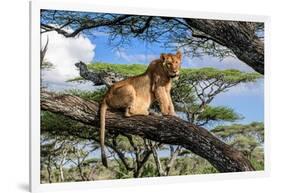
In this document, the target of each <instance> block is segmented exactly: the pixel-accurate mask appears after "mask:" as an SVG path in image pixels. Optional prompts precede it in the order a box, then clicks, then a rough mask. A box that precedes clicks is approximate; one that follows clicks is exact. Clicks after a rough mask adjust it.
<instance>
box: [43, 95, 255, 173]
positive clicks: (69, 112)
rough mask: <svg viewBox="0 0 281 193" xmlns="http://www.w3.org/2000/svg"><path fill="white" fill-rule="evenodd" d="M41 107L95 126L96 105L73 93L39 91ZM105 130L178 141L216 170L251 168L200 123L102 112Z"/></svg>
mask: <svg viewBox="0 0 281 193" xmlns="http://www.w3.org/2000/svg"><path fill="white" fill-rule="evenodd" d="M41 109H42V110H47V111H50V112H53V113H59V114H62V115H65V116H67V117H69V118H71V119H73V120H77V121H80V122H82V123H85V124H88V125H92V126H95V127H99V116H98V114H99V113H98V112H99V105H98V104H97V103H96V102H92V101H87V100H84V99H82V98H80V97H77V96H72V95H67V94H65V95H58V94H55V93H50V92H46V91H42V92H41ZM106 130H107V131H112V132H115V133H116V132H117V133H118V132H119V133H121V134H122V133H128V134H132V135H138V136H140V137H143V138H146V139H150V140H153V141H157V142H160V143H164V144H171V145H181V146H183V147H185V148H186V149H189V150H190V151H192V152H193V153H195V154H197V155H199V156H201V157H203V158H205V159H207V160H208V161H209V162H210V163H211V164H212V165H213V166H214V167H215V168H216V169H217V170H218V171H220V172H240V171H253V170H254V168H253V167H252V165H251V163H250V162H249V161H248V160H247V159H246V158H245V157H244V156H243V154H242V153H241V152H239V151H237V150H236V149H234V148H232V147H231V146H229V145H227V144H225V143H223V142H222V141H220V140H219V139H218V138H216V137H215V136H214V135H212V134H211V133H210V132H208V131H207V130H206V129H204V128H202V127H198V126H195V125H194V124H191V123H188V122H186V121H184V120H182V119H180V118H178V117H174V116H152V115H150V116H133V117H129V118H125V117H124V116H123V113H119V112H110V111H108V112H107V114H106Z"/></svg>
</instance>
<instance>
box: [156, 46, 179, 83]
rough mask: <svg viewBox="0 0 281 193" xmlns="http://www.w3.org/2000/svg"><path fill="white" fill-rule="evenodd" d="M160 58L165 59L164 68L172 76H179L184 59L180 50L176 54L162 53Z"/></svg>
mask: <svg viewBox="0 0 281 193" xmlns="http://www.w3.org/2000/svg"><path fill="white" fill-rule="evenodd" d="M160 59H161V60H162V61H163V67H164V70H165V72H166V73H167V75H168V76H169V77H170V78H176V77H178V76H179V74H180V67H181V61H182V54H181V52H180V51H177V53H176V54H161V56H160Z"/></svg>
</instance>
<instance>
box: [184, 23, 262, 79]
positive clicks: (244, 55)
mask: <svg viewBox="0 0 281 193" xmlns="http://www.w3.org/2000/svg"><path fill="white" fill-rule="evenodd" d="M185 21H186V23H187V24H188V25H189V26H191V27H192V28H195V29H197V30H199V31H201V32H203V33H204V34H205V38H207V39H211V40H213V41H215V42H217V43H218V44H220V45H222V46H225V47H227V48H229V49H230V50H231V51H232V52H233V53H234V54H235V55H236V56H237V58H239V59H240V60H241V61H243V62H245V63H246V64H248V65H249V66H251V67H252V68H253V69H254V70H255V71H257V72H259V73H261V74H264V43H263V41H262V40H261V39H260V38H259V37H258V36H257V35H256V34H255V24H254V23H251V22H237V21H219V20H207V19H187V18H186V19H185ZM193 35H195V36H196V34H193ZM203 36H204V35H203Z"/></svg>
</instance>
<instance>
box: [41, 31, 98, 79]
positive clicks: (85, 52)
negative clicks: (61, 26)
mask: <svg viewBox="0 0 281 193" xmlns="http://www.w3.org/2000/svg"><path fill="white" fill-rule="evenodd" d="M68 31H71V30H69V29H68ZM47 39H48V40H49V43H48V49H47V52H46V55H45V60H46V61H48V62H50V63H52V64H53V65H54V66H53V68H52V69H50V70H44V71H43V73H42V75H43V79H44V81H48V82H53V83H56V82H64V81H66V80H68V79H70V78H74V77H77V76H78V75H79V72H78V70H77V68H76V67H75V65H74V64H75V63H76V62H79V61H83V62H85V63H89V62H91V61H92V60H93V57H94V49H95V47H96V46H95V45H94V44H92V43H91V41H90V40H89V39H88V38H87V37H85V36H83V35H79V36H78V37H75V38H65V37H64V36H63V35H60V34H58V33H57V32H49V33H43V34H42V36H41V41H42V44H41V45H42V47H43V46H44V45H45V44H46V42H47Z"/></svg>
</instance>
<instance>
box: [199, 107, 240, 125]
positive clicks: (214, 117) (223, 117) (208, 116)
mask: <svg viewBox="0 0 281 193" xmlns="http://www.w3.org/2000/svg"><path fill="white" fill-rule="evenodd" d="M241 118H242V117H241V116H239V115H238V114H237V113H236V112H235V111H234V110H233V109H232V108H229V107H224V106H217V107H212V106H207V107H206V109H205V110H204V111H203V112H202V113H201V114H199V116H198V120H200V121H206V120H210V121H230V122H233V121H236V120H238V119H241Z"/></svg>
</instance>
